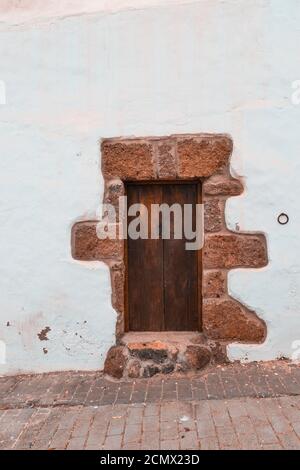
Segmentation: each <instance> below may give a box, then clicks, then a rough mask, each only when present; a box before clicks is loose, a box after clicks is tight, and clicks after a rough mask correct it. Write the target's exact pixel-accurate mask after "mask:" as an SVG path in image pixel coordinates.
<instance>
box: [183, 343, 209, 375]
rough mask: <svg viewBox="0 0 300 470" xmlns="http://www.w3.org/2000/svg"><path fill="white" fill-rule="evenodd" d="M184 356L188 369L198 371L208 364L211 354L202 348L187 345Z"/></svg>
mask: <svg viewBox="0 0 300 470" xmlns="http://www.w3.org/2000/svg"><path fill="white" fill-rule="evenodd" d="M184 356H185V362H186V365H187V366H188V368H189V369H194V370H199V369H203V367H205V366H207V365H208V364H209V362H210V359H211V352H210V350H209V349H208V348H206V347H204V346H200V345H188V346H187V348H186V351H185V354H184Z"/></svg>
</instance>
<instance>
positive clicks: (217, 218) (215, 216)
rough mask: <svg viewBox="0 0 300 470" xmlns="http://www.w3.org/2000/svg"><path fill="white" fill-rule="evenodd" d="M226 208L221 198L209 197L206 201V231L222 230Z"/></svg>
mask: <svg viewBox="0 0 300 470" xmlns="http://www.w3.org/2000/svg"><path fill="white" fill-rule="evenodd" d="M223 214H224V209H223V205H222V203H221V202H220V201H219V199H215V198H214V199H209V200H208V201H205V203H204V230H205V232H219V231H220V230H222V226H223V217H224V215H223Z"/></svg>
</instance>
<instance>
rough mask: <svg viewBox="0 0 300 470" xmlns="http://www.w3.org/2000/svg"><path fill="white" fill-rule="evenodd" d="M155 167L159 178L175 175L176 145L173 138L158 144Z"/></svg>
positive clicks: (169, 177)
mask: <svg viewBox="0 0 300 470" xmlns="http://www.w3.org/2000/svg"><path fill="white" fill-rule="evenodd" d="M157 148H158V150H157V169H158V177H159V178H160V179H172V178H176V176H177V162H176V145H175V141H174V140H167V141H162V143H159V144H158V147H157Z"/></svg>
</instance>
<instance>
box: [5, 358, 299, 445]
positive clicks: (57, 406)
mask: <svg viewBox="0 0 300 470" xmlns="http://www.w3.org/2000/svg"><path fill="white" fill-rule="evenodd" d="M0 449H124V450H125V449H167V450H169V449H181V450H186V449H300V367H298V366H294V365H290V364H289V363H287V362H284V361H278V362H273V363H267V364H250V365H247V366H242V365H239V364H235V365H229V366H225V367H215V368H213V369H210V370H206V371H205V372H202V373H199V374H197V375H194V376H191V377H187V376H179V377H169V378H166V377H165V378H164V379H162V377H154V378H152V379H149V380H145V379H142V380H137V381H132V382H118V383H116V382H111V381H109V380H107V379H106V378H104V377H103V376H102V375H101V374H100V373H80V372H77V373H76V372H72V373H70V372H68V373H58V374H45V375H33V376H18V377H0Z"/></svg>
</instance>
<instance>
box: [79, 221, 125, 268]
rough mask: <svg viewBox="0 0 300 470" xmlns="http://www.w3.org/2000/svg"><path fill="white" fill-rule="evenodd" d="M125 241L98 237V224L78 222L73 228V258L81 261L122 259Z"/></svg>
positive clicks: (94, 222)
mask: <svg viewBox="0 0 300 470" xmlns="http://www.w3.org/2000/svg"><path fill="white" fill-rule="evenodd" d="M123 247H124V240H118V239H116V240H113V239H109V238H106V239H104V240H101V239H99V238H98V236H97V222H96V221H92V222H78V223H76V224H75V225H73V227H72V256H73V258H75V259H77V260H81V261H102V260H109V259H121V258H122V257H123V249H124V248H123Z"/></svg>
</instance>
